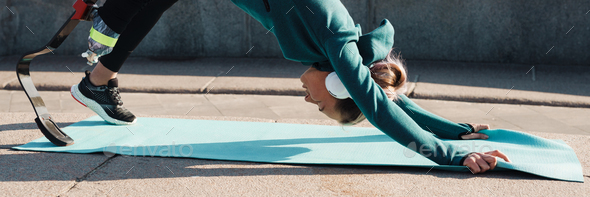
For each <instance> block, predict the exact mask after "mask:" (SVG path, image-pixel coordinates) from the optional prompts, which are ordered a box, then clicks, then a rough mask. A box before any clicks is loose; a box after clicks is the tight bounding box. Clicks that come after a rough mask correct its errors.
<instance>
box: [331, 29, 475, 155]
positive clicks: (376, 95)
mask: <svg viewBox="0 0 590 197" xmlns="http://www.w3.org/2000/svg"><path fill="white" fill-rule="evenodd" d="M325 44H326V52H327V53H328V57H329V59H330V62H331V63H332V65H333V66H334V69H335V70H336V73H337V74H338V76H339V77H340V79H341V80H342V83H343V84H344V86H345V87H346V89H347V90H348V91H349V92H350V95H351V97H352V99H353V100H354V101H355V102H356V104H357V105H358V107H359V108H360V109H361V112H362V113H363V114H364V115H365V116H366V117H367V120H368V121H369V122H371V124H373V125H374V126H375V127H377V128H378V129H379V130H381V131H382V132H383V133H385V134H387V135H388V136H389V137H391V138H393V139H394V140H395V141H397V142H398V143H400V144H402V145H404V146H406V147H407V146H413V144H415V147H420V148H421V149H420V150H424V149H428V150H432V153H430V152H428V153H423V152H419V154H422V155H423V156H425V157H427V158H429V159H430V160H432V161H434V162H436V163H438V164H441V165H462V159H463V157H464V156H465V155H466V154H467V153H468V152H466V151H464V150H459V149H458V148H457V147H455V146H453V145H451V144H449V143H446V142H444V141H442V140H440V139H437V138H436V137H434V136H433V135H431V134H430V132H428V131H425V130H423V129H422V128H420V126H419V125H418V124H417V123H416V122H415V121H413V120H412V118H411V117H410V116H408V115H407V114H406V113H405V112H404V111H403V110H402V109H401V108H400V107H399V106H397V105H396V104H395V103H393V102H391V101H390V100H389V99H388V98H387V95H386V94H385V92H384V91H383V90H382V89H381V88H380V87H379V85H377V84H376V83H375V82H374V81H373V80H372V78H371V76H370V71H369V69H368V68H367V67H366V66H363V65H362V58H361V56H360V55H359V53H358V49H357V47H356V43H355V42H342V40H339V38H338V37H335V39H328V40H327V42H326V43H325Z"/></svg>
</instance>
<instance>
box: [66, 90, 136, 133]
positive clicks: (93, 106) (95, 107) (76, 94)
mask: <svg viewBox="0 0 590 197" xmlns="http://www.w3.org/2000/svg"><path fill="white" fill-rule="evenodd" d="M70 94H72V97H73V98H74V100H76V101H78V103H80V104H82V105H84V106H85V107H88V108H90V110H92V111H94V113H96V114H98V116H100V117H101V118H102V119H103V120H104V121H106V122H108V123H111V124H115V125H130V124H135V122H136V121H137V118H136V119H135V120H133V122H125V121H120V120H117V119H114V118H111V117H110V116H109V115H107V113H106V112H105V111H104V110H103V109H102V107H101V106H100V104H98V103H97V102H96V101H94V100H92V99H90V98H88V97H85V96H84V95H82V93H81V92H80V90H78V84H76V85H73V86H72V88H70Z"/></svg>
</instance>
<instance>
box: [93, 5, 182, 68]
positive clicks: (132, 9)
mask: <svg viewBox="0 0 590 197" xmlns="http://www.w3.org/2000/svg"><path fill="white" fill-rule="evenodd" d="M177 1H178V0H108V1H106V2H105V4H104V5H103V6H102V7H101V8H99V9H98V14H99V15H100V17H101V18H102V19H103V20H104V22H105V23H106V24H107V25H108V26H109V27H110V28H111V29H112V30H113V31H115V32H117V33H120V34H121V36H119V40H118V41H117V44H116V45H115V47H114V48H113V51H112V52H111V53H110V54H108V55H105V56H102V57H101V58H100V62H101V63H102V64H103V65H104V67H106V68H108V69H109V70H111V71H113V72H119V69H121V67H122V66H123V63H124V62H125V60H127V58H128V57H129V55H131V53H132V52H133V50H135V48H136V47H137V45H139V43H141V40H143V38H144V37H145V36H146V35H147V34H148V33H149V32H150V30H152V28H153V27H154V25H156V23H157V22H158V20H160V17H161V16H162V14H163V13H164V12H165V11H166V10H168V8H170V7H172V5H174V3H176V2H177Z"/></svg>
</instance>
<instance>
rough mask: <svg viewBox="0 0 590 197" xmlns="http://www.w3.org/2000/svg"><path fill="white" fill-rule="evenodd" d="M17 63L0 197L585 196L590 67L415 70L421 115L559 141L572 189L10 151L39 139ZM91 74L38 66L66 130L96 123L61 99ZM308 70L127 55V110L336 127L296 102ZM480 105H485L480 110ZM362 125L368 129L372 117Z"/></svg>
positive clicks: (2, 144)
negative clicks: (571, 158)
mask: <svg viewBox="0 0 590 197" xmlns="http://www.w3.org/2000/svg"><path fill="white" fill-rule="evenodd" d="M83 63H84V62H83V60H82V64H83ZM15 65H16V60H15V57H0V80H1V81H0V83H2V84H1V85H2V87H4V88H5V90H0V114H1V116H0V123H1V125H0V188H2V190H3V191H4V192H2V193H1V194H0V196H195V195H196V196H211V195H232V196H233V195H248V196H263V195H264V196H293V195H307V196H311V195H313V196H335V195H339V196H368V195H371V196H373V195H374V196H451V195H453V196H474V195H478V196H480V195H483V196H558V195H559V196H562V195H568V196H582V195H585V194H588V193H589V192H590V187H588V184H589V181H590V149H588V148H587V145H588V144H590V122H588V117H590V109H588V108H586V107H587V104H588V103H590V101H589V99H588V98H590V97H589V96H590V92H588V91H586V90H588V84H587V79H588V76H590V75H589V73H588V69H586V68H585V67H564V68H561V69H558V70H552V69H553V68H551V67H545V66H541V65H537V66H535V68H534V69H531V67H532V66H531V67H529V66H525V65H497V64H489V65H487V64H478V65H476V66H473V64H471V63H448V62H447V63H445V62H425V61H420V62H415V61H410V62H408V67H409V70H410V81H412V82H414V81H417V82H416V83H413V84H414V86H413V87H414V90H413V93H412V94H411V95H413V96H414V97H417V98H414V99H413V100H414V101H415V102H416V103H417V104H418V105H420V106H422V107H423V108H425V109H426V110H428V111H431V112H433V113H435V114H438V115H441V116H443V117H445V118H448V119H450V120H452V121H455V122H474V123H488V124H490V125H491V126H492V128H504V129H514V130H519V131H523V132H527V133H531V134H535V135H538V136H541V137H545V138H549V139H561V140H564V141H565V142H566V143H567V144H568V145H569V146H571V147H572V148H573V149H574V151H575V152H576V154H577V155H578V158H579V160H580V162H581V164H582V168H583V169H584V179H585V183H571V182H564V181H555V180H548V179H545V178H541V177H537V176H534V175H529V174H525V173H519V172H490V173H485V174H480V175H472V174H469V173H457V172H446V171H438V170H432V171H428V169H424V168H403V167H358V166H356V167H350V166H315V165H278V164H261V163H250V162H226V161H212V160H199V159H178V158H153V157H127V156H115V157H110V158H109V157H106V156H104V155H102V154H61V153H39V152H25V151H15V150H11V149H10V148H11V147H13V146H18V145H21V144H25V143H27V142H29V141H31V140H34V139H37V138H39V137H42V136H43V135H42V134H41V132H39V130H38V129H37V127H36V125H35V123H34V121H33V119H34V118H35V115H34V112H33V108H32V107H31V105H30V103H29V101H28V100H27V99H26V96H25V94H24V92H23V91H22V90H14V89H19V86H20V85H18V81H16V78H15V72H14V70H13V69H14V67H15ZM66 66H67V67H66ZM84 69H87V67H85V65H81V64H80V59H77V58H74V57H59V58H58V57H50V56H44V57H41V58H39V59H35V62H34V63H33V66H32V70H33V71H32V76H33V81H34V82H35V83H36V84H37V87H39V89H42V90H53V91H41V92H40V94H41V96H42V97H43V99H44V101H45V103H46V105H47V107H48V109H49V111H50V112H51V113H52V115H53V117H54V118H55V119H56V120H57V122H58V125H59V126H60V127H65V126H67V125H69V124H72V123H74V122H78V121H80V120H83V119H85V118H88V117H90V116H93V115H94V114H93V112H92V111H90V110H89V109H87V108H85V107H83V106H82V105H80V104H78V103H77V102H76V101H74V100H73V99H72V98H71V96H70V95H69V92H67V91H63V90H68V89H69V86H71V85H72V84H75V83H78V82H79V80H80V79H81V77H83V70H84ZM305 69H306V67H305V66H301V65H299V64H298V63H294V62H289V61H286V60H279V59H222V58H211V59H192V60H182V61H179V60H174V61H171V60H151V59H144V58H132V59H131V60H130V61H129V62H128V64H126V66H125V67H123V69H122V70H121V73H122V74H120V76H119V79H120V84H121V87H122V91H123V93H122V94H121V95H122V97H123V101H124V102H125V107H127V108H128V109H130V110H131V111H132V112H134V113H135V114H136V115H138V116H141V117H167V118H188V119H211V120H233V121H262V122H284V123H296V124H322V125H337V123H336V122H335V121H332V120H329V119H327V118H326V117H325V116H324V115H323V114H321V113H320V112H319V111H318V110H317V107H316V106H314V105H310V104H307V103H305V102H304V101H303V97H302V96H297V95H301V94H302V89H301V88H300V86H301V84H300V82H299V79H298V77H299V75H300V74H301V73H303V71H304V70H305ZM70 70H71V71H72V72H70ZM527 73H528V74H527ZM533 73H535V81H533V80H532V74H533ZM478 75H481V76H478ZM416 76H418V77H416ZM415 79H418V80H415ZM162 93H167V94H162ZM222 93H233V94H222ZM241 93H248V94H241ZM277 94H278V95H277ZM422 97H425V98H434V99H449V100H463V101H470V102H462V101H445V100H432V99H419V98H422ZM474 101H476V102H474ZM482 101H483V102H487V103H478V102H482ZM511 103H512V104H511ZM514 103H517V104H514ZM525 103H529V104H536V105H525ZM541 104H542V105H553V106H540V105H541ZM563 106H577V107H576V108H574V107H563ZM357 126H364V127H371V125H370V124H369V123H368V122H367V121H364V122H362V123H361V124H359V125H357Z"/></svg>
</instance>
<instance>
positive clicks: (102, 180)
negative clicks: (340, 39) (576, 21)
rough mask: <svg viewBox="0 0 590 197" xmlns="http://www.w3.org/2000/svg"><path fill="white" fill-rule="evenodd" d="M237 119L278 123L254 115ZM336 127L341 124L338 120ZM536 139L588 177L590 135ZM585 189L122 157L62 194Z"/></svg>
mask: <svg viewBox="0 0 590 197" xmlns="http://www.w3.org/2000/svg"><path fill="white" fill-rule="evenodd" d="M158 117H171V118H174V117H178V116H158ZM191 118H198V117H191ZM209 118H212V119H217V120H227V119H228V118H227V117H218V118H215V117H209ZM232 120H234V121H262V122H272V121H273V120H272V119H253V118H232ZM296 122H299V123H302V122H300V121H297V120H296ZM306 123H309V124H316V123H319V124H325V122H324V121H322V120H319V121H318V122H315V121H314V120H307V121H306ZM332 125H336V123H334V122H332ZM532 134H535V135H539V136H541V137H546V138H551V139H554V138H557V139H562V140H564V141H566V143H568V144H569V145H570V146H572V148H574V150H575V151H576V153H577V154H578V157H579V158H580V161H581V163H582V165H583V168H584V169H585V171H584V173H585V174H586V175H587V174H588V173H589V172H590V171H589V170H588V169H589V168H590V160H589V159H588V158H590V155H589V154H590V151H588V149H587V148H585V146H586V144H587V143H589V142H590V137H589V136H579V135H565V134H549V133H532ZM585 181H590V178H589V176H586V177H585ZM587 184H588V182H586V183H573V182H564V181H555V180H548V179H545V178H542V177H538V176H534V175H530V174H526V173H520V172H512V171H510V172H490V173H485V174H479V175H473V174H470V173H468V172H467V173H458V172H447V171H439V170H429V169H428V168H407V167H379V166H377V167H368V166H322V165H282V164H265V163H251V162H230V161H215V160H200V159H177V158H157V157H127V156H116V157H114V158H112V159H110V160H109V161H108V162H107V163H106V164H105V165H103V166H101V167H100V168H98V169H97V170H96V171H95V172H94V173H92V174H90V175H89V176H87V177H86V178H85V179H84V180H83V181H80V182H78V183H77V184H75V185H74V186H72V187H71V188H70V189H69V190H68V191H66V192H64V193H62V195H63V196H88V195H92V196H96V195H113V196H121V195H141V196H162V195H164V196H180V195H182V196H188V195H191V196H192V195H252V196H254V195H256V196H260V195H264V196H277V195H281V196H282V195H289V196H291V195H314V196H319V195H321V196H328V195H330V196H335V195H346V196H367V195H371V196H375V195H379V196H385V195H386V196H408V195H410V196H432V195H435V196H439V195H443V196H448V195H461V196H467V195H485V196H516V195H518V196H539V195H550V196H555V195H560V196H561V195H580V194H584V193H587V192H590V187H588V186H587Z"/></svg>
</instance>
